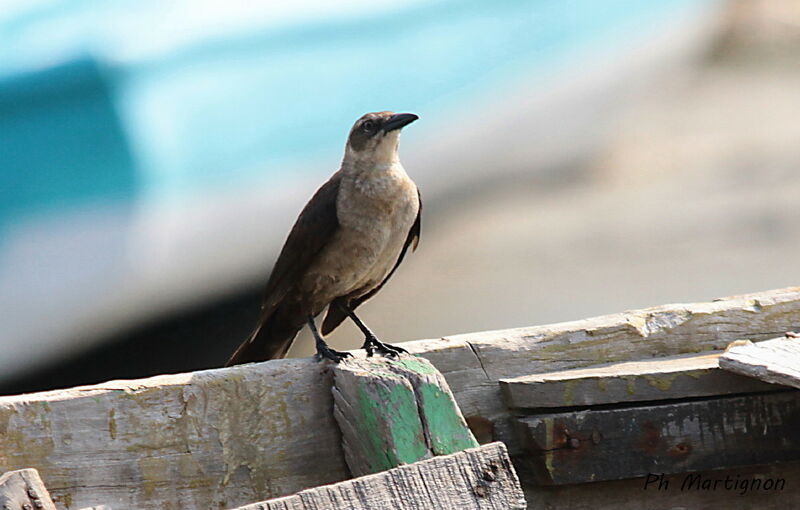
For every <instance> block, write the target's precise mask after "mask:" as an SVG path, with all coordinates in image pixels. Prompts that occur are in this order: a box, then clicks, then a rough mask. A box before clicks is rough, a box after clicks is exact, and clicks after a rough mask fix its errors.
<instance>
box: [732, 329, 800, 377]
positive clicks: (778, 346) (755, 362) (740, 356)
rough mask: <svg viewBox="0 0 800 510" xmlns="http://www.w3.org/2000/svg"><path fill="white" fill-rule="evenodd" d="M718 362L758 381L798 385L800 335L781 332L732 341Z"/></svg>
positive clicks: (799, 374) (799, 375)
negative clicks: (758, 339)
mask: <svg viewBox="0 0 800 510" xmlns="http://www.w3.org/2000/svg"><path fill="white" fill-rule="evenodd" d="M719 365H720V367H722V368H723V369H725V370H729V371H731V372H735V373H737V374H741V375H744V376H747V377H752V378H755V379H758V380H760V381H764V382H767V383H774V384H783V385H786V386H792V387H795V388H800V338H797V337H794V336H791V335H789V336H783V337H781V338H775V339H773V340H767V341H766V342H758V343H752V342H734V344H732V345H731V346H730V347H729V348H728V349H727V350H726V351H725V353H724V354H723V355H722V356H721V357H720V359H719Z"/></svg>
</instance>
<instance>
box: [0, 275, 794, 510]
mask: <svg viewBox="0 0 800 510" xmlns="http://www.w3.org/2000/svg"><path fill="white" fill-rule="evenodd" d="M795 329H800V289H798V288H792V289H783V290H776V291H770V292H764V293H759V294H754V295H749V296H738V297H733V298H728V299H724V300H719V301H715V302H710V303H696V304H680V305H667V306H662V307H657V308H651V309H646V310H638V311H631V312H625V313H621V314H615V315H608V316H604V317H597V318H594V319H587V320H581V321H575V322H568V323H563V324H555V325H549V326H539V327H531V328H521V329H518V330H504V331H494V332H486V333H473V334H465V335H458V336H453V337H447V338H443V339H438V340H420V341H416V342H409V343H405V344H404V345H403V346H404V347H405V348H407V349H408V350H409V351H411V352H412V353H416V354H421V355H422V356H424V357H425V358H426V359H428V360H430V361H431V362H432V363H433V365H434V366H436V368H437V369H438V370H439V371H440V372H441V373H442V374H443V375H444V376H445V378H446V379H447V382H448V383H449V385H450V388H451V390H452V391H453V394H454V395H455V397H456V401H457V402H458V405H459V407H460V408H461V411H462V412H463V414H464V415H465V417H466V418H467V419H468V420H470V421H471V422H473V423H481V424H482V427H483V428H484V429H485V431H488V433H487V434H485V435H486V436H487V437H486V438H485V439H495V440H502V441H504V442H506V444H507V445H508V447H509V452H511V454H512V456H513V455H514V454H516V453H521V452H522V450H521V448H520V443H519V442H518V441H517V439H516V437H515V436H514V434H513V429H512V424H511V419H510V418H511V416H510V414H509V411H508V408H507V407H506V405H505V404H504V402H503V399H502V394H501V390H500V387H499V384H498V380H499V379H503V378H510V377H518V376H522V375H528V374H533V373H541V372H551V371H553V370H563V369H569V368H578V367H583V366H588V365H596V364H598V363H603V362H613V361H626V360H635V359H643V358H647V357H652V356H665V355H677V354H682V353H691V352H702V351H708V350H713V349H723V348H724V347H725V346H727V344H728V343H730V342H731V341H733V340H737V339H742V338H749V339H751V340H762V339H764V340H765V339H768V338H774V337H775V336H778V335H781V334H783V332H784V331H790V330H795ZM326 367H327V365H325V364H322V365H321V364H319V363H316V362H314V361H313V360H311V359H288V360H276V361H270V362H267V363H256V364H252V365H244V366H240V367H232V368H229V369H218V370H207V371H202V372H195V373H189V374H176V375H166V376H159V377H154V378H149V379H140V380H135V381H114V382H109V383H104V384H100V385H96V386H89V387H83V388H72V389H69V390H59V391H53V392H43V393H36V394H29V395H20V396H11V397H0V472H2V471H9V470H12V469H19V468H22V467H28V466H31V467H35V468H37V469H38V470H39V472H40V473H41V475H42V476H43V478H44V479H45V480H47V483H48V488H49V489H50V494H51V495H52V497H53V499H54V501H55V502H56V504H57V505H59V506H60V507H62V508H66V509H69V510H72V509H75V508H81V507H85V506H92V505H97V504H103V503H104V504H108V505H109V506H111V507H113V508H141V509H150V508H152V509H161V508H168V507H170V506H172V507H173V508H177V507H184V508H210V507H215V508H219V507H223V508H224V507H231V506H235V505H237V504H244V503H247V502H250V501H258V500H263V499H268V498H271V497H277V496H281V495H285V494H291V493H294V492H297V491H299V490H302V489H305V488H308V487H314V486H317V485H320V484H323V483H332V482H336V481H340V480H344V479H346V478H347V477H348V473H347V467H346V464H345V461H344V454H343V452H342V449H341V444H340V438H339V431H338V427H337V426H336V424H335V421H334V419H333V398H332V395H331V392H330V387H331V374H330V373H329V372H328V371H327V368H326ZM265 459H268V460H265Z"/></svg>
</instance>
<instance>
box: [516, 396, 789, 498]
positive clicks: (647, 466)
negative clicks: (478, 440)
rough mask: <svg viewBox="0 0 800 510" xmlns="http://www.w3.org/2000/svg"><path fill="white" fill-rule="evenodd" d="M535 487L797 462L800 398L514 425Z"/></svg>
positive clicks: (536, 419) (748, 399) (557, 417)
mask: <svg viewBox="0 0 800 510" xmlns="http://www.w3.org/2000/svg"><path fill="white" fill-rule="evenodd" d="M517 423H518V426H519V428H520V433H521V435H522V437H523V438H524V440H525V441H526V447H527V450H528V452H529V454H530V456H531V457H530V458H531V460H532V461H533V462H534V464H533V466H534V469H535V474H536V478H537V481H538V482H539V483H545V484H572V483H583V482H594V481H601V480H618V479H625V478H635V477H640V476H645V475H647V474H648V473H683V472H688V471H702V470H708V469H722V468H732V467H737V466H750V465H758V464H766V463H771V462H780V461H788V460H796V459H800V395H799V394H798V393H797V392H795V391H783V392H777V393H767V394H764V393H759V394H754V395H748V396H742V397H723V398H718V399H706V400H697V401H688V402H680V403H672V404H664V405H655V406H642V407H627V408H620V409H604V410H587V411H578V412H565V413H554V414H546V415H537V416H528V417H524V418H520V419H518V420H517Z"/></svg>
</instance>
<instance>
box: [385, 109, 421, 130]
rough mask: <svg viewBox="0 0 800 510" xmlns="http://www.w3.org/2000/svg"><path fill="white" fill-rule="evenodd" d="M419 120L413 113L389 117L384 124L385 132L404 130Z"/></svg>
mask: <svg viewBox="0 0 800 510" xmlns="http://www.w3.org/2000/svg"><path fill="white" fill-rule="evenodd" d="M418 118H419V116H417V115H414V114H413V113H395V114H394V115H392V116H391V117H389V120H387V121H386V122H384V123H383V130H384V131H385V132H387V133H388V132H389V131H394V130H395V129H400V128H403V127H405V126H407V125H409V124H411V123H412V122H414V121H415V120H417V119H418Z"/></svg>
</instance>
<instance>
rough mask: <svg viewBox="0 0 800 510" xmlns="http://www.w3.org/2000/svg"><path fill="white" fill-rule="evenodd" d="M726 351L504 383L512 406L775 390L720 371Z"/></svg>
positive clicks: (637, 400) (611, 365)
mask: <svg viewBox="0 0 800 510" xmlns="http://www.w3.org/2000/svg"><path fill="white" fill-rule="evenodd" d="M720 354H722V351H716V352H713V353H709V354H688V355H687V354H684V355H680V356H672V357H667V358H656V359H650V360H645V361H627V362H622V363H612V364H607V365H602V366H597V367H589V368H576V369H572V370H562V371H559V372H547V373H544V374H534V375H526V376H523V377H515V378H512V379H503V380H501V381H500V386H501V387H502V388H503V394H504V395H505V397H506V401H507V402H508V405H509V407H512V408H517V409H534V408H553V407H573V406H591V405H599V404H615V403H621V402H642V401H650V400H665V399H685V398H696V397H708V396H719V395H733V394H739V393H753V392H759V391H762V392H763V391H774V390H775V386H774V385H771V384H767V383H764V382H761V381H758V380H755V379H753V378H751V377H744V376H741V375H737V374H733V373H731V372H727V371H725V370H722V369H720V368H719V365H718V363H717V360H718V358H719V356H720Z"/></svg>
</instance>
